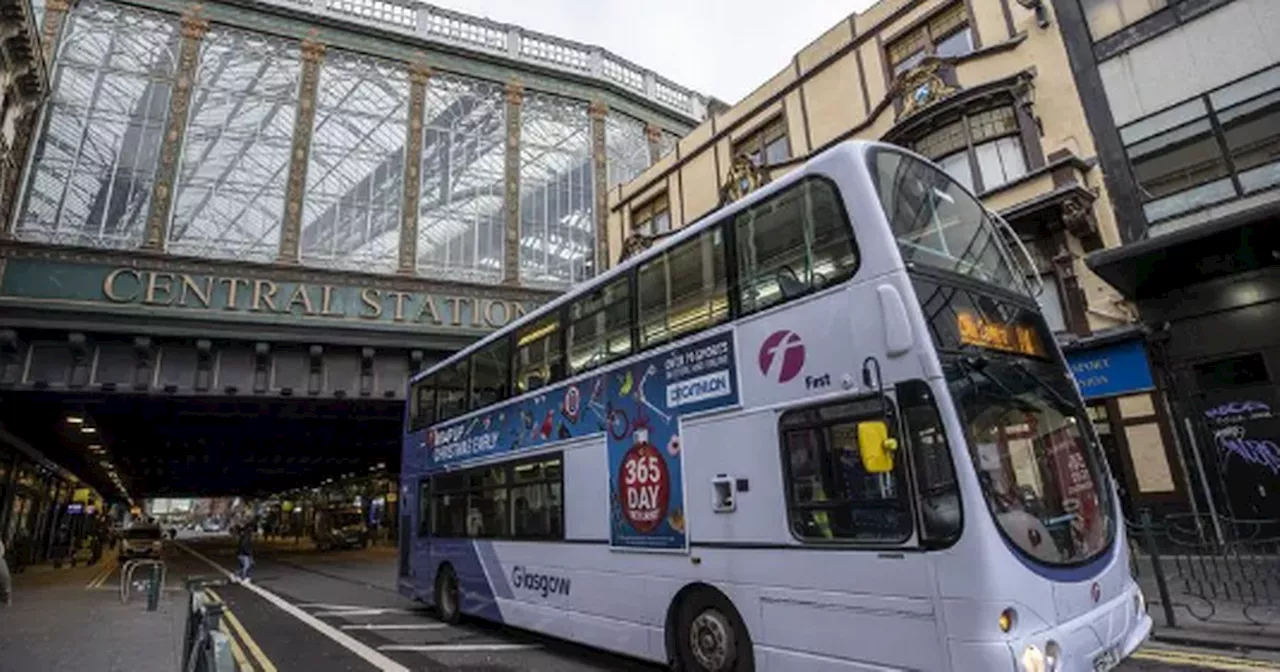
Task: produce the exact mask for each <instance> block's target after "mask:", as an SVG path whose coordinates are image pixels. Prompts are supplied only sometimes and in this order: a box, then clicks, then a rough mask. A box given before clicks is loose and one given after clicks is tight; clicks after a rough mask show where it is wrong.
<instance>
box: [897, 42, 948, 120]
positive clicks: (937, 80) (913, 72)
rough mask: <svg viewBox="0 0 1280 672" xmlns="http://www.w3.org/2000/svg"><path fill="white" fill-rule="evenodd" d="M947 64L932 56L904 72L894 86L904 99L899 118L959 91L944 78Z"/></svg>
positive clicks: (898, 94) (902, 99)
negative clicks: (943, 74) (943, 70)
mask: <svg viewBox="0 0 1280 672" xmlns="http://www.w3.org/2000/svg"><path fill="white" fill-rule="evenodd" d="M946 65H947V64H946V63H945V62H944V61H942V60H939V59H938V58H936V57H932V56H931V57H928V58H925V59H924V60H923V61H921V62H920V65H917V66H916V67H914V68H911V69H910V70H907V71H906V72H904V73H902V75H901V76H900V77H899V78H898V81H897V82H896V83H895V86H894V88H895V89H896V92H895V94H896V95H897V96H899V97H900V99H901V101H902V103H901V105H902V107H901V112H899V113H898V117H899V118H903V117H908V116H910V115H912V114H915V113H916V112H919V111H920V110H922V109H924V108H926V107H928V106H930V105H932V104H934V103H936V102H938V101H939V100H942V99H943V98H947V97H950V96H952V95H954V94H955V93H956V92H957V91H959V89H957V88H956V87H954V86H952V85H950V84H948V83H947V82H946V80H945V79H943V76H942V68H943V66H946ZM947 67H950V66H947Z"/></svg>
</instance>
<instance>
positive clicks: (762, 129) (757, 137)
mask: <svg viewBox="0 0 1280 672" xmlns="http://www.w3.org/2000/svg"><path fill="white" fill-rule="evenodd" d="M778 140H782V141H783V142H785V143H786V144H787V156H786V158H785V159H783V160H782V161H779V162H774V163H769V162H768V159H769V154H768V150H769V146H770V145H771V144H773V143H774V142H776V141H778ZM730 154H731V155H732V157H733V159H734V160H737V158H738V157H746V158H748V159H751V157H752V156H755V155H759V157H760V158H759V160H758V161H757V160H755V159H751V162H752V163H753V164H755V165H756V167H758V168H768V167H769V166H773V165H777V164H779V163H785V162H786V161H789V160H791V158H792V155H791V134H790V133H788V129H787V116H786V114H784V113H779V114H775V115H774V116H772V117H769V118H768V119H766V120H764V121H762V122H760V125H758V126H756V127H755V128H753V129H751V131H749V132H747V133H746V134H744V135H743V136H742V137H740V138H738V139H737V140H734V141H733V145H732V151H731V152H730Z"/></svg>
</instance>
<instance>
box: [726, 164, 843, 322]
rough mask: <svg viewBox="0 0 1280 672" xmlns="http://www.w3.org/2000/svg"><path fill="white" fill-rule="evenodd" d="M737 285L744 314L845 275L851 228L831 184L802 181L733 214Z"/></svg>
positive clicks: (838, 196)
mask: <svg viewBox="0 0 1280 672" xmlns="http://www.w3.org/2000/svg"><path fill="white" fill-rule="evenodd" d="M733 225H734V234H735V238H736V240H737V256H738V287H737V291H738V292H739V297H740V300H741V305H742V313H743V314H744V315H747V314H751V313H754V312H756V311H760V310H764V309H765V308H768V307H770V306H774V305H777V304H779V303H783V302H786V301H790V300H791V299H794V298H797V297H800V296H804V295H805V294H808V293H810V292H814V291H817V290H820V289H822V288H824V287H827V286H830V285H832V284H835V283H838V282H842V281H844V280H846V279H848V278H849V277H851V276H852V275H853V273H854V271H855V270H856V269H857V266H858V253H857V250H856V249H855V247H854V241H853V227H852V226H851V225H850V223H849V217H848V215H846V214H845V210H844V205H843V203H841V201H840V195H839V193H838V192H837V191H836V188H835V185H833V184H831V183H830V182H828V181H826V180H822V179H808V180H805V181H803V182H801V183H799V184H798V185H796V186H795V187H792V188H791V189H788V190H787V191H784V192H782V193H780V194H778V195H777V196H774V197H773V198H771V199H769V200H767V201H764V202H763V203H760V204H758V205H755V206H753V207H751V208H749V209H747V210H744V211H743V212H741V213H739V214H738V215H737V216H736V217H734V220H733Z"/></svg>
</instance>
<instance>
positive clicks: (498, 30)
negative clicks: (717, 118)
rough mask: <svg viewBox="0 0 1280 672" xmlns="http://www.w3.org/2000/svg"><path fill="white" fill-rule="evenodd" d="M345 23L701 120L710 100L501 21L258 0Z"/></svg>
mask: <svg viewBox="0 0 1280 672" xmlns="http://www.w3.org/2000/svg"><path fill="white" fill-rule="evenodd" d="M258 1H259V2H261V3H263V4H267V5H275V6H277V7H284V8H288V9H291V10H299V9H301V10H305V11H307V12H311V13H314V14H318V15H321V16H328V17H332V18H337V19H340V20H342V21H348V22H353V23H359V24H364V25H367V26H372V27H376V28H380V29H383V30H390V31H393V32H397V33H402V34H405V35H412V36H414V37H417V38H419V39H423V40H427V41H431V42H438V43H443V44H449V45H453V46H458V47H463V48H465V49H471V50H475V51H481V52H484V53H488V54H494V55H497V56H502V57H504V58H509V59H513V60H516V61H523V62H526V63H530V64H533V65H537V66H539V67H545V68H552V69H555V70H560V71H563V72H569V73H573V74H577V75H585V76H588V77H593V78H595V79H599V80H601V81H604V82H609V83H611V84H616V85H618V86H621V87H622V88H624V89H627V90H629V91H632V92H634V93H638V94H640V95H642V96H644V97H645V98H647V99H649V100H650V101H653V102H655V103H657V104H659V105H662V106H663V107H666V108H670V109H672V110H674V111H676V112H679V113H680V114H681V115H683V116H685V117H687V118H689V119H691V120H693V121H694V122H700V121H702V120H704V119H706V117H707V100H708V99H707V97H706V96H703V95H702V94H699V93H697V92H695V91H691V90H689V89H686V88H684V87H681V86H679V85H677V84H675V83H673V82H671V81H670V80H667V79H663V78H662V77H659V76H658V75H656V74H655V73H653V72H652V71H650V70H646V69H645V68H642V67H640V66H638V65H636V64H634V63H632V62H630V61H628V60H626V59H624V58H622V57H620V56H618V55H616V54H613V53H610V52H608V51H606V50H604V49H602V48H600V47H595V46H591V45H588V44H581V43H579V42H574V41H572V40H566V39H564V38H560V37H554V36H552V35H545V34H542V33H537V32H534V31H531V30H527V29H525V28H521V27H519V26H514V25H510V24H505V23H498V22H496V21H490V20H489V19H483V18H480V17H476V16H470V15H467V14H463V13H461V12H455V11H452V10H448V9H444V8H442V7H434V6H432V5H427V4H423V3H419V2H414V1H413V0H258Z"/></svg>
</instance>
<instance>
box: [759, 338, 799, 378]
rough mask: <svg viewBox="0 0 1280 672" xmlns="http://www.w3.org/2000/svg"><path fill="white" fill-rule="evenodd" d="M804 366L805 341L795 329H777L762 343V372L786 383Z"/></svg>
mask: <svg viewBox="0 0 1280 672" xmlns="http://www.w3.org/2000/svg"><path fill="white" fill-rule="evenodd" d="M803 368H804V342H803V341H801V340H800V334H797V333H796V332H794V331H787V330H786V329H782V330H781V331H775V332H773V333H772V334H769V338H766V339H764V343H762V344H760V373H763V374H764V375H766V376H768V377H770V378H773V379H776V380H777V381H778V382H779V383H785V382H787V381H789V380H791V379H792V378H795V377H796V376H797V375H799V374H800V369H803Z"/></svg>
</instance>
